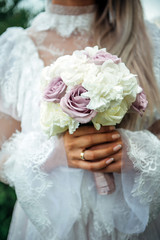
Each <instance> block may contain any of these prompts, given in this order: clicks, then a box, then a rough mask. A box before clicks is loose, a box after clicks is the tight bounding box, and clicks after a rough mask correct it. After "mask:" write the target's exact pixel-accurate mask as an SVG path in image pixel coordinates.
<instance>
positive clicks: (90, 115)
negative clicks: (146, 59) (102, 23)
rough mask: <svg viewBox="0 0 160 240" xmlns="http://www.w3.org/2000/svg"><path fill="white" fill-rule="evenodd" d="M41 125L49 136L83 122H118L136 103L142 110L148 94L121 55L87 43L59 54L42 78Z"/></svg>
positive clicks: (97, 124)
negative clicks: (76, 49) (78, 49)
mask: <svg viewBox="0 0 160 240" xmlns="http://www.w3.org/2000/svg"><path fill="white" fill-rule="evenodd" d="M41 91H42V95H43V99H42V102H41V126H42V129H43V130H44V131H45V133H47V135H48V136H49V137H51V136H54V135H56V134H59V133H63V132H64V131H66V130H69V133H70V134H72V133H73V132H74V131H76V129H77V128H78V127H79V126H80V124H87V123H90V122H91V123H92V124H93V125H94V127H95V128H96V129H97V130H99V129H100V128H101V126H108V125H116V124H119V123H120V122H121V120H122V119H123V117H124V116H125V114H126V113H127V111H128V110H129V109H130V108H131V106H132V107H133V109H135V110H137V111H138V112H140V114H142V112H143V111H144V110H145V108H146V106H147V100H146V96H145V94H144V92H143V90H142V88H141V87H140V86H139V84H138V82H137V79H136V75H134V74H132V73H131V72H130V71H129V69H128V68H127V67H126V65H125V64H124V63H123V62H121V59H120V58H118V57H117V56H115V55H112V54H110V53H108V52H107V51H106V49H105V48H103V49H98V47H97V46H95V47H86V48H85V49H84V50H81V51H74V52H73V54H72V55H65V56H62V57H59V58H58V59H57V60H56V61H55V62H54V63H53V64H51V65H50V66H47V67H45V68H44V70H43V72H42V79H41Z"/></svg>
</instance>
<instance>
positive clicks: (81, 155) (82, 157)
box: [80, 150, 85, 161]
mask: <svg viewBox="0 0 160 240" xmlns="http://www.w3.org/2000/svg"><path fill="white" fill-rule="evenodd" d="M80 157H81V159H82V160H83V161H85V158H84V150H83V151H82V152H81V154H80Z"/></svg>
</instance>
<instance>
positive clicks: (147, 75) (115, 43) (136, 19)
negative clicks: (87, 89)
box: [95, 0, 160, 130]
mask: <svg viewBox="0 0 160 240" xmlns="http://www.w3.org/2000/svg"><path fill="white" fill-rule="evenodd" d="M95 39H96V43H97V44H98V45H99V46H100V47H106V48H107V50H108V51H109V52H111V53H112V54H116V55H118V56H119V57H121V58H122V61H123V62H125V63H126V65H127V66H128V68H129V69H130V70H131V72H132V73H135V74H137V75H138V80H139V83H140V85H141V86H142V88H143V89H144V92H145V94H146V95H147V99H148V102H149V104H148V107H147V109H148V110H149V112H150V116H149V118H147V117H145V115H144V117H143V118H142V119H140V117H139V115H138V114H131V113H128V114H126V117H125V119H124V120H123V121H122V123H121V124H120V126H121V127H124V126H125V128H128V129H132V130H134V129H135V127H137V124H136V123H137V122H141V124H140V125H139V126H140V127H139V129H140V128H141V127H142V125H143V123H144V121H146V119H147V120H149V124H151V122H152V120H153V111H154V108H157V109H158V107H159V106H160V95H159V91H158V87H157V83H156V80H155V76H154V72H153V66H152V63H153V60H152V47H151V44H150V40H149V37H148V35H147V32H146V27H145V23H144V19H143V11H142V6H141V3H140V1H139V0H129V1H128V0H104V1H101V0H97V17H96V24H95Z"/></svg>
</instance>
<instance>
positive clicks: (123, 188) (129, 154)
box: [0, 0, 160, 240]
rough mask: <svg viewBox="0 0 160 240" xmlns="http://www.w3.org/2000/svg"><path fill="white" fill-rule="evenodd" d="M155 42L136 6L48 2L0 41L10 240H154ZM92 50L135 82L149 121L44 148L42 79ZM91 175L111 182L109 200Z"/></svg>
mask: <svg viewBox="0 0 160 240" xmlns="http://www.w3.org/2000/svg"><path fill="white" fill-rule="evenodd" d="M159 38H160V30H159V29H158V28H157V27H156V26H155V25H153V24H150V23H148V22H146V23H144V20H143V15H142V7H141V4H140V1H139V0H134V1H133V0H131V1H127V0H125V1H122V0H116V1H115V0H106V1H98V0H81V1H80V0H52V1H51V0H48V1H46V9H45V12H43V13H40V14H39V15H38V16H37V17H36V18H35V19H34V20H33V23H32V25H31V26H30V27H29V28H28V29H26V30H24V29H22V28H17V27H14V28H9V29H7V31H6V32H5V33H4V34H3V35H2V36H1V37H0V46H1V48H0V112H1V115H0V116H1V117H0V178H1V181H3V182H4V183H7V184H9V185H10V186H12V187H14V188H15V191H16V194H17V203H16V206H15V209H14V213H13V218H12V224H11V227H10V232H9V236H8V239H10V240H40V239H42V240H75V239H76V240H80V239H82V240H142V239H145V240H151V239H154V240H158V239H160V230H159V226H158V219H157V220H156V218H157V216H158V213H159V208H160V207H159V206H160V184H159V183H160V174H159V173H160V141H159V138H158V137H160V113H159V112H160V108H159V106H160V95H159V91H158V86H160V72H159V68H160V58H159V53H160V43H159ZM150 42H151V43H150ZM94 45H99V46H100V47H106V48H107V50H108V51H109V52H111V53H112V54H116V55H118V56H119V57H121V58H122V61H123V62H125V63H126V64H127V66H128V67H129V69H130V70H131V71H132V72H134V73H136V74H137V75H138V79H139V82H140V85H141V86H142V87H143V89H144V91H145V93H146V95H147V99H148V101H149V105H148V108H147V111H146V113H145V114H144V116H143V117H142V118H141V117H138V115H137V114H134V113H128V114H127V115H126V117H125V118H124V119H123V121H122V123H121V124H120V125H119V126H116V129H115V128H114V127H113V126H110V127H102V128H101V130H100V131H96V130H95V129H94V128H93V127H92V126H82V127H80V128H79V129H78V130H77V131H76V132H75V133H74V134H73V135H70V134H69V133H68V132H66V133H65V134H64V136H59V137H52V138H50V139H48V138H47V137H46V136H45V135H44V134H43V132H42V131H41V127H40V114H39V109H40V108H39V105H40V90H39V85H40V78H41V71H42V69H43V68H44V66H47V65H49V64H50V63H52V62H53V61H54V60H56V58H57V57H59V56H62V55H65V54H71V53H72V52H73V51H74V50H76V49H84V48H85V47H86V46H94ZM152 59H153V60H152ZM55 117H56V116H55ZM93 172H98V173H104V176H108V174H106V173H109V174H112V173H113V176H114V183H115V190H114V192H112V193H111V194H108V193H107V188H106V187H104V188H100V189H99V192H98V191H97V190H98V189H97V186H96V184H95V179H94V177H93V176H94V174H93ZM100 176H102V175H100ZM102 180H103V181H104V179H102ZM100 181H101V180H100ZM103 181H102V184H103Z"/></svg>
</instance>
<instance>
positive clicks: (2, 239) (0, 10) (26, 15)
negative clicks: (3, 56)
mask: <svg viewBox="0 0 160 240" xmlns="http://www.w3.org/2000/svg"><path fill="white" fill-rule="evenodd" d="M23 1H25V2H26V0H0V34H2V33H3V32H4V31H5V30H6V29H7V28H8V27H12V26H21V27H24V28H26V27H27V26H28V24H29V22H30V20H31V19H32V18H33V17H34V16H35V15H36V14H37V13H38V11H39V8H36V9H34V8H32V6H31V8H30V9H29V8H25V7H22V6H23ZM27 1H28V0H27ZM0 47H1V46H0ZM15 201H16V195H15V192H14V190H13V189H12V188H10V187H9V186H7V185H5V184H3V183H0V240H6V239H7V235H8V229H9V225H10V221H11V217H12V211H13V207H14V204H15Z"/></svg>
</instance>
